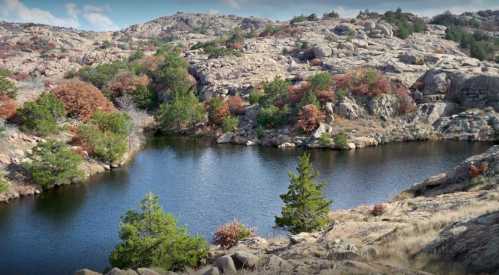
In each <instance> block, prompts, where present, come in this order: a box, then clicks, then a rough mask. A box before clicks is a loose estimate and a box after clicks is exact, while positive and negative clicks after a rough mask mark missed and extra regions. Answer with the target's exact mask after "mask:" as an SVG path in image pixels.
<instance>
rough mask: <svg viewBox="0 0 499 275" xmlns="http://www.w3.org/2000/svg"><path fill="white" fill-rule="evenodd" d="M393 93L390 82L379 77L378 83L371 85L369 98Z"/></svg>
mask: <svg viewBox="0 0 499 275" xmlns="http://www.w3.org/2000/svg"><path fill="white" fill-rule="evenodd" d="M390 91H391V84H390V80H388V79H387V78H386V77H384V76H381V75H378V79H377V80H376V82H374V83H373V84H371V85H370V87H369V92H368V94H367V95H368V96H378V95H382V94H386V93H389V92H390Z"/></svg>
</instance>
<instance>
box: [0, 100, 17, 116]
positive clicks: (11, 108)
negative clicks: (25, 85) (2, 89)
mask: <svg viewBox="0 0 499 275" xmlns="http://www.w3.org/2000/svg"><path fill="white" fill-rule="evenodd" d="M16 111H17V105H16V101H15V100H14V99H12V98H10V97H8V96H6V95H0V118H3V119H10V118H12V117H14V116H15V115H16Z"/></svg>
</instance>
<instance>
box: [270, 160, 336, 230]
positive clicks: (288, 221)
mask: <svg viewBox="0 0 499 275" xmlns="http://www.w3.org/2000/svg"><path fill="white" fill-rule="evenodd" d="M296 170H297V172H298V173H297V174H293V173H291V172H290V173H289V178H290V185H289V187H288V192H287V193H285V194H282V195H281V199H282V201H283V202H284V206H283V208H282V210H281V216H279V217H276V218H275V222H276V224H277V226H280V227H284V228H286V229H288V230H289V231H290V232H291V233H293V234H297V233H301V232H311V231H314V230H320V229H322V228H324V227H325V226H326V225H327V223H328V213H329V209H330V206H331V204H332V202H331V201H330V200H327V199H325V198H324V195H323V194H322V190H323V189H324V187H325V184H324V183H317V182H315V178H316V177H317V176H318V172H317V171H316V170H314V168H313V167H312V165H311V164H310V155H309V154H304V155H302V156H301V157H300V158H299V162H298V167H297V169H296Z"/></svg>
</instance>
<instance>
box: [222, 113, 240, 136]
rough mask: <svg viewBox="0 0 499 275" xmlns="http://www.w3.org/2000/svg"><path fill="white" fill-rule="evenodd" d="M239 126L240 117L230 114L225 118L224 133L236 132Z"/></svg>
mask: <svg viewBox="0 0 499 275" xmlns="http://www.w3.org/2000/svg"><path fill="white" fill-rule="evenodd" d="M238 126H239V118H238V117H234V116H228V117H226V118H224V121H223V124H222V129H223V131H224V133H227V132H234V131H235V130H236V129H237V127H238Z"/></svg>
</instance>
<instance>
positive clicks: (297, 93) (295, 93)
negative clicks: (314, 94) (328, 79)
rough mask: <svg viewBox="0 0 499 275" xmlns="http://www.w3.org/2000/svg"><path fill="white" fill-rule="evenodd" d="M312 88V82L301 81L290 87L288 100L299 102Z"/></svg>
mask: <svg viewBox="0 0 499 275" xmlns="http://www.w3.org/2000/svg"><path fill="white" fill-rule="evenodd" d="M308 89H310V82H308V81H301V82H299V83H297V84H295V85H291V86H289V87H288V100H289V102H290V103H294V104H296V103H299V102H300V101H301V99H302V98H303V96H304V95H305V93H306V92H307V91H308Z"/></svg>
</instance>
